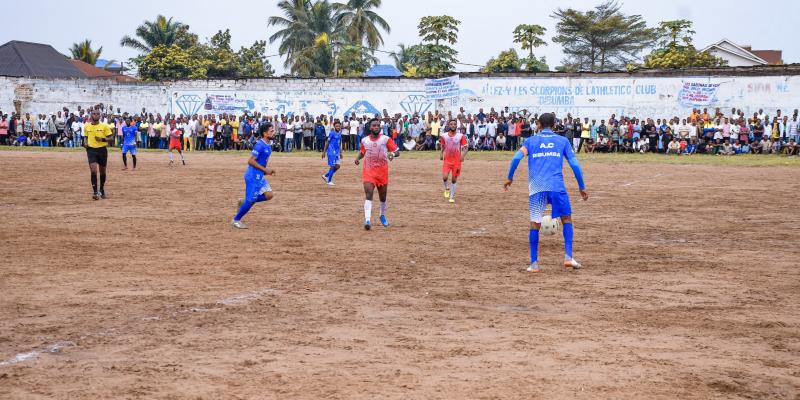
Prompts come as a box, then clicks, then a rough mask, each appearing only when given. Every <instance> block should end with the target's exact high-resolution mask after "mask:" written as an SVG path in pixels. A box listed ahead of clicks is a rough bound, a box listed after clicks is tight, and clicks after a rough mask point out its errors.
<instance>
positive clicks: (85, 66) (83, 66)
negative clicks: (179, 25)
mask: <svg viewBox="0 0 800 400" xmlns="http://www.w3.org/2000/svg"><path fill="white" fill-rule="evenodd" d="M69 61H70V62H71V63H72V65H74V66H75V67H76V68H78V69H79V70H80V71H81V72H83V74H84V75H86V77H87V78H113V77H114V76H116V75H117V74H115V73H113V72H111V71H106V70H104V69H102V68H97V67H95V66H92V65H91V64H89V63H85V62H83V61H81V60H69Z"/></svg>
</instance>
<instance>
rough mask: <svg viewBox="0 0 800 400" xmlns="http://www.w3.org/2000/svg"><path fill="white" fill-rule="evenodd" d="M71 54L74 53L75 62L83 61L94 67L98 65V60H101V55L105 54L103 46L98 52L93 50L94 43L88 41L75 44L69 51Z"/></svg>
mask: <svg viewBox="0 0 800 400" xmlns="http://www.w3.org/2000/svg"><path fill="white" fill-rule="evenodd" d="M69 52H70V53H72V59H73V60H81V61H83V62H85V63H87V64H89V65H92V66H94V65H95V64H96V63H97V59H98V58H100V54H102V53H103V47H102V46H101V47H100V48H98V49H97V50H93V49H92V41H91V40H89V39H86V40H84V41H82V42H79V43H73V44H72V47H71V48H70V49H69ZM109 64H111V63H109Z"/></svg>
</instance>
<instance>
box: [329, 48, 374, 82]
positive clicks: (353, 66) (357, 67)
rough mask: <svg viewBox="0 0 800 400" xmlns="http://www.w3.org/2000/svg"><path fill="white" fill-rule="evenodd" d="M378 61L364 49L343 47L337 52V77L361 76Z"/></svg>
mask: <svg viewBox="0 0 800 400" xmlns="http://www.w3.org/2000/svg"><path fill="white" fill-rule="evenodd" d="M377 63H378V59H377V58H375V56H374V55H372V53H371V52H370V51H369V49H367V48H366V47H362V46H357V45H344V46H342V48H341V50H339V65H338V68H339V73H338V75H339V76H353V77H355V76H363V75H364V73H365V72H367V70H368V69H370V67H372V66H373V65H375V64H377Z"/></svg>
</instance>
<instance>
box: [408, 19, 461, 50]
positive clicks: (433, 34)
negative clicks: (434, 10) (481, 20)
mask: <svg viewBox="0 0 800 400" xmlns="http://www.w3.org/2000/svg"><path fill="white" fill-rule="evenodd" d="M459 25H461V21H459V20H457V19H455V18H453V17H451V16H449V15H438V16H427V17H422V19H421V20H420V21H419V25H418V26H417V29H419V36H420V37H421V38H422V41H423V42H433V43H434V44H436V45H438V44H439V42H442V41H443V42H447V43H450V44H456V42H457V41H458V26H459Z"/></svg>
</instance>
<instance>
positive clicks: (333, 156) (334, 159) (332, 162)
mask: <svg viewBox="0 0 800 400" xmlns="http://www.w3.org/2000/svg"><path fill="white" fill-rule="evenodd" d="M339 164H341V160H340V159H339V153H328V166H329V167H333V166H336V165H339Z"/></svg>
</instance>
